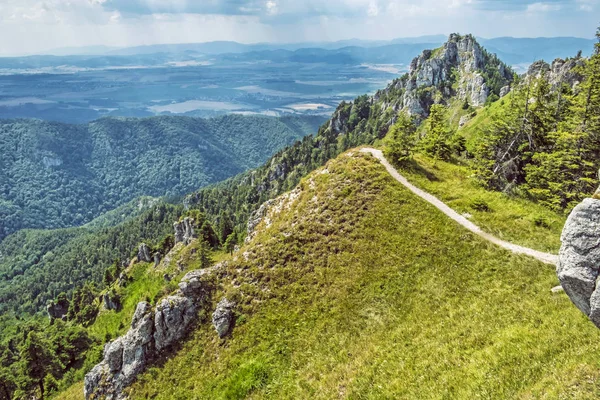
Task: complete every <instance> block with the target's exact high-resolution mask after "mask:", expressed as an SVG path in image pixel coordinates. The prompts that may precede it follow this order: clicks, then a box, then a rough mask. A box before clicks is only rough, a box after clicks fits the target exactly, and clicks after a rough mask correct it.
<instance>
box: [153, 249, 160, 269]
mask: <svg viewBox="0 0 600 400" xmlns="http://www.w3.org/2000/svg"><path fill="white" fill-rule="evenodd" d="M160 256H161V254H160V253H159V252H156V253H154V268H156V267H158V264H160Z"/></svg>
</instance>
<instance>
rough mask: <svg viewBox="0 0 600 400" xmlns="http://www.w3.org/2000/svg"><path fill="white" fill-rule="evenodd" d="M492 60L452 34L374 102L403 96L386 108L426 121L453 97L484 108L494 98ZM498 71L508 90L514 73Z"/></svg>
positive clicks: (469, 39)
mask: <svg viewBox="0 0 600 400" xmlns="http://www.w3.org/2000/svg"><path fill="white" fill-rule="evenodd" d="M490 60H491V58H490V57H489V56H488V55H487V54H486V53H485V51H484V50H483V48H482V47H481V46H480V45H479V43H477V41H476V40H475V38H474V37H473V36H471V35H466V36H460V35H457V34H452V35H450V38H449V39H448V41H447V42H446V43H445V44H444V45H443V46H442V47H441V48H440V49H437V50H435V51H431V50H425V51H423V53H422V54H421V55H420V56H419V57H417V58H415V59H414V60H413V61H412V62H411V64H410V70H409V73H408V75H406V76H404V77H402V78H401V79H398V80H396V81H394V82H393V83H392V84H391V85H390V86H389V87H388V88H387V89H385V90H384V91H382V92H379V93H378V94H377V95H376V96H375V100H379V99H380V98H381V96H383V95H384V94H386V93H389V92H391V91H394V92H401V93H402V96H401V100H400V101H398V102H397V103H395V104H384V105H383V108H384V109H387V108H388V107H392V108H393V109H394V110H395V111H400V110H405V111H407V112H408V113H410V114H412V115H415V116H417V117H426V116H427V115H428V113H429V108H430V107H431V105H432V104H434V103H444V102H445V101H447V100H448V99H450V98H451V97H452V96H454V95H457V96H458V97H459V98H460V99H462V100H464V99H467V100H468V101H469V104H471V105H472V106H482V105H484V104H485V103H486V101H487V99H488V97H489V95H490V94H491V89H490V87H489V86H488V82H486V81H485V78H484V74H483V71H484V69H485V68H486V63H489V62H491V61H490ZM497 68H498V72H499V74H500V77H501V79H503V81H504V84H505V85H506V86H508V85H509V84H510V83H511V82H512V80H513V75H512V71H511V70H510V68H509V67H507V66H506V65H505V64H503V63H501V62H499V63H498V65H497ZM497 94H499V93H497ZM333 122H334V121H332V123H333Z"/></svg>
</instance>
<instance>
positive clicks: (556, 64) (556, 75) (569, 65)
mask: <svg viewBox="0 0 600 400" xmlns="http://www.w3.org/2000/svg"><path fill="white" fill-rule="evenodd" d="M583 63H584V59H583V58H581V57H576V58H567V59H564V60H563V59H562V58H557V59H556V60H554V61H552V64H548V63H547V62H545V61H543V60H539V61H536V62H534V63H533V64H531V66H530V67H529V69H528V70H527V73H526V74H525V77H526V78H527V79H526V80H530V79H538V78H540V77H542V76H544V77H545V78H546V79H548V82H550V84H551V85H552V87H553V88H557V87H559V86H560V85H562V84H567V85H569V86H571V87H575V86H576V85H577V84H579V83H580V82H581V81H582V79H583V76H582V75H581V74H580V73H579V71H578V68H577V67H580V66H582V65H583Z"/></svg>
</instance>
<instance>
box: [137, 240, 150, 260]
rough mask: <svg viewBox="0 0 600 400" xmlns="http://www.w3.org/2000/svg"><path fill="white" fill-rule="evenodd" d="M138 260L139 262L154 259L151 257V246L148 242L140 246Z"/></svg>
mask: <svg viewBox="0 0 600 400" xmlns="http://www.w3.org/2000/svg"><path fill="white" fill-rule="evenodd" d="M137 260H138V262H150V261H152V258H150V248H149V247H148V245H147V244H146V243H142V244H140V247H139V248H138V254H137Z"/></svg>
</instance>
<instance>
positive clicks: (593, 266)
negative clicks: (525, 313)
mask: <svg viewBox="0 0 600 400" xmlns="http://www.w3.org/2000/svg"><path fill="white" fill-rule="evenodd" d="M561 241H562V246H561V249H560V253H559V262H558V266H557V270H556V272H557V275H558V279H559V280H560V283H561V286H562V287H563V289H564V290H565V293H567V295H568V296H569V298H570V299H571V301H572V302H573V303H574V304H575V305H576V306H577V308H579V309H580V310H581V311H582V312H583V313H584V314H585V315H587V316H588V317H589V318H590V319H591V320H592V322H593V323H594V324H595V325H596V326H598V327H599V328H600V290H596V288H597V281H598V277H599V275H600V200H596V199H585V200H584V201H583V202H582V203H581V204H579V205H578V206H577V207H575V209H573V211H572V212H571V215H569V218H568V219H567V223H566V224H565V227H564V229H563V232H562V236H561Z"/></svg>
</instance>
